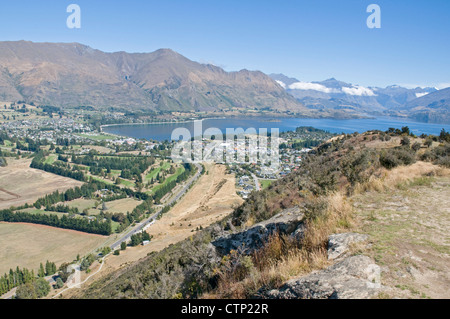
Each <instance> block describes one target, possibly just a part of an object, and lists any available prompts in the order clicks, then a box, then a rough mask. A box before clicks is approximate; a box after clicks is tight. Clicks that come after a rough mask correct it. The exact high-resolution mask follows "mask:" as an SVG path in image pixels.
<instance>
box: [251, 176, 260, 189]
mask: <svg viewBox="0 0 450 319" xmlns="http://www.w3.org/2000/svg"><path fill="white" fill-rule="evenodd" d="M252 177H253V180H254V181H255V189H256V190H257V191H260V190H261V186H260V185H259V180H258V177H256V175H255V174H253V173H252Z"/></svg>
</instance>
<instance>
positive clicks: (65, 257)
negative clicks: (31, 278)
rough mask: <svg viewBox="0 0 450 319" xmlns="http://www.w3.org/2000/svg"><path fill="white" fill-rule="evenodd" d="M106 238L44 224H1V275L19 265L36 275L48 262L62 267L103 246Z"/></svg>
mask: <svg viewBox="0 0 450 319" xmlns="http://www.w3.org/2000/svg"><path fill="white" fill-rule="evenodd" d="M106 239H107V237H104V236H99V235H92V234H86V233H81V232H77V231H72V230H66V229H58V228H53V227H48V226H42V225H31V224H16V223H15V224H9V223H0V246H1V247H2V249H0V275H3V274H4V273H5V272H7V271H9V269H10V268H16V267H17V266H20V267H21V268H22V267H26V268H28V269H34V271H35V272H36V270H37V269H38V268H39V264H40V263H41V262H42V263H44V264H45V262H46V261H47V260H50V261H53V262H55V263H56V265H57V266H59V265H60V264H62V263H63V262H69V261H72V260H74V259H75V258H76V256H77V254H80V256H84V255H86V254H87V253H88V252H90V251H91V250H93V249H95V248H97V247H99V246H102V243H103V242H104V241H105V240H106Z"/></svg>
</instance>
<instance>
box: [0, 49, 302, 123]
mask: <svg viewBox="0 0 450 319" xmlns="http://www.w3.org/2000/svg"><path fill="white" fill-rule="evenodd" d="M0 98H2V99H3V100H18V99H22V100H26V101H27V102H35V103H39V104H51V105H55V106H62V107H66V106H79V105H92V106H94V107H110V106H114V107H121V108H138V109H153V110H186V111H199V110H200V111H212V110H216V109H224V108H230V107H236V108H239V109H254V108H257V109H262V108H268V109H272V110H279V111H286V110H289V111H291V112H295V113H298V114H302V115H309V114H310V111H309V110H308V109H306V108H305V107H304V106H303V105H302V104H301V103H299V102H298V101H296V100H295V99H294V98H293V97H291V96H290V95H288V94H287V93H286V92H285V91H284V90H283V89H282V88H281V87H280V86H279V85H278V84H277V83H276V82H275V81H273V80H272V79H271V78H270V77H268V76H267V75H265V74H263V73H262V72H251V71H247V70H242V71H239V72H225V71H224V70H223V69H221V68H218V67H215V66H212V65H205V64H200V63H197V62H193V61H191V60H189V59H187V58H185V57H184V56H182V55H180V54H178V53H176V52H174V51H172V50H169V49H161V50H157V51H155V52H152V53H126V52H115V53H105V52H102V51H99V50H95V49H92V48H90V47H88V46H85V45H82V44H78V43H33V42H27V41H18V42H0Z"/></svg>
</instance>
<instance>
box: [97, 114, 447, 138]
mask: <svg viewBox="0 0 450 319" xmlns="http://www.w3.org/2000/svg"><path fill="white" fill-rule="evenodd" d="M196 121H200V122H201V123H202V130H203V131H204V130H206V129H209V128H217V129H219V130H221V131H222V132H224V131H225V130H226V129H227V128H243V129H244V130H246V129H248V128H255V129H262V128H266V129H279V132H280V133H281V132H286V131H292V130H295V129H296V128H297V127H301V126H311V127H314V128H317V129H322V130H324V131H329V132H331V133H337V134H341V133H346V134H350V133H354V132H359V133H363V132H366V131H370V130H381V131H386V130H388V129H389V128H391V127H392V128H398V129H401V127H403V126H408V127H409V128H410V129H411V131H412V132H413V133H414V134H416V135H420V134H422V133H423V134H427V135H429V134H433V135H439V133H440V131H441V130H442V129H443V128H444V129H445V130H446V131H450V125H445V124H435V123H425V122H418V121H414V120H412V119H408V118H403V117H378V118H358V119H329V118H319V119H312V118H293V117H285V118H275V119H274V118H272V117H249V118H236V117H232V118H229V117H220V118H204V119H193V120H189V121H186V120H185V121H172V122H154V123H123V124H109V125H102V126H101V130H102V132H104V133H108V134H115V135H120V136H127V137H132V138H136V139H146V140H159V141H163V140H171V137H172V132H173V131H174V130H175V129H177V128H185V129H188V130H189V132H191V135H192V133H193V132H194V130H193V123H195V122H196ZM163 124H164V125H163ZM192 136H193V135H192Z"/></svg>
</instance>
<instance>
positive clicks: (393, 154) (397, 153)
mask: <svg viewBox="0 0 450 319" xmlns="http://www.w3.org/2000/svg"><path fill="white" fill-rule="evenodd" d="M415 162H416V157H415V154H414V153H413V152H412V151H411V149H409V148H406V147H398V148H394V149H390V150H384V151H382V152H381V154H380V163H381V165H382V166H383V167H385V168H387V169H392V168H394V167H397V166H400V165H411V164H414V163H415Z"/></svg>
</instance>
